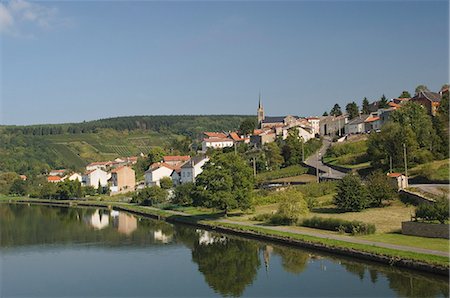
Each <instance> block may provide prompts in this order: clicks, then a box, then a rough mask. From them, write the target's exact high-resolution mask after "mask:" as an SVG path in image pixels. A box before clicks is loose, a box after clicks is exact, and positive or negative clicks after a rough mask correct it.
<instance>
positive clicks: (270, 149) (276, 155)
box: [263, 142, 284, 170]
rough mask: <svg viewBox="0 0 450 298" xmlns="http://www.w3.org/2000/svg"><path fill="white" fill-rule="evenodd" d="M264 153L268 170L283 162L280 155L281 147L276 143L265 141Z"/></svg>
mask: <svg viewBox="0 0 450 298" xmlns="http://www.w3.org/2000/svg"><path fill="white" fill-rule="evenodd" d="M263 150H264V154H265V155H266V159H267V164H268V166H269V169H270V170H277V169H279V168H280V166H281V165H282V164H283V162H284V159H283V156H282V155H281V149H280V147H278V145H277V143H275V142H272V143H267V144H266V145H264V147H263Z"/></svg>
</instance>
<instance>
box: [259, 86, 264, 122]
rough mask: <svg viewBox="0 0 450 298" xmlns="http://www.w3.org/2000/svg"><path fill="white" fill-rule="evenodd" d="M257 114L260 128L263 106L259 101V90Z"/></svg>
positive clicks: (262, 118)
mask: <svg viewBox="0 0 450 298" xmlns="http://www.w3.org/2000/svg"><path fill="white" fill-rule="evenodd" d="M257 116H258V127H260V128H261V126H262V122H263V120H264V107H263V105H262V103H261V92H260V93H259V101H258V110H257Z"/></svg>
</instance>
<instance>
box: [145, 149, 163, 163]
mask: <svg viewBox="0 0 450 298" xmlns="http://www.w3.org/2000/svg"><path fill="white" fill-rule="evenodd" d="M164 155H166V151H165V150H164V149H163V148H161V147H153V148H152V149H150V151H149V152H148V154H147V163H148V164H149V165H151V164H152V163H155V162H159V161H161V160H162V159H163V156H164Z"/></svg>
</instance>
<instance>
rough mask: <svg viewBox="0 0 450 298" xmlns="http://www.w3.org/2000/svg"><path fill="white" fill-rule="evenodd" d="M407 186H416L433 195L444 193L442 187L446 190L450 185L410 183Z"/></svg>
mask: <svg viewBox="0 0 450 298" xmlns="http://www.w3.org/2000/svg"><path fill="white" fill-rule="evenodd" d="M409 187H414V188H418V189H420V190H421V191H423V192H425V193H429V194H432V195H435V196H442V195H445V194H446V193H445V192H444V191H443V190H442V189H443V188H444V189H447V190H448V189H449V187H450V185H449V184H410V185H409ZM447 196H449V193H448V192H447Z"/></svg>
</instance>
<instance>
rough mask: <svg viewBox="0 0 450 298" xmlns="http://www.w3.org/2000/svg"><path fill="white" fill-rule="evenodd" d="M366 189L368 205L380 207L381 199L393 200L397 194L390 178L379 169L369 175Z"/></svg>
mask: <svg viewBox="0 0 450 298" xmlns="http://www.w3.org/2000/svg"><path fill="white" fill-rule="evenodd" d="M367 191H368V194H369V206H370V207H381V206H382V203H383V201H389V200H393V199H395V198H396V194H397V192H396V189H395V185H394V184H393V183H392V182H391V179H390V178H389V177H388V176H387V175H385V174H383V172H381V171H375V172H373V173H372V174H370V175H369V177H368V178H367Z"/></svg>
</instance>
